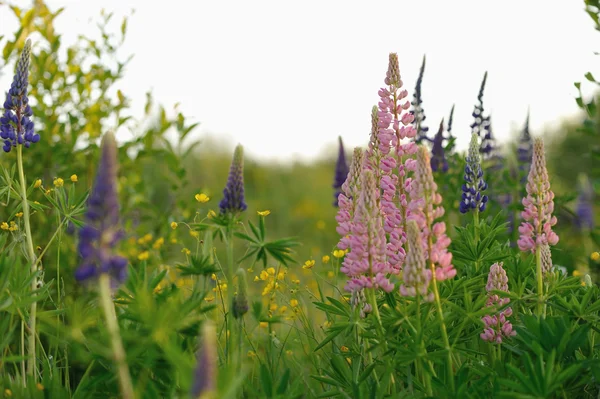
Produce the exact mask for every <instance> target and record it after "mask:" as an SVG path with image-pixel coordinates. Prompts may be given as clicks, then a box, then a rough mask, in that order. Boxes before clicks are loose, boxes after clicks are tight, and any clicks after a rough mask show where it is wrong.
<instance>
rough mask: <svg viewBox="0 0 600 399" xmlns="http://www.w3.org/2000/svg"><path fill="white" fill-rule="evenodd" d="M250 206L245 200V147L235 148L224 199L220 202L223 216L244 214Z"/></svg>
mask: <svg viewBox="0 0 600 399" xmlns="http://www.w3.org/2000/svg"><path fill="white" fill-rule="evenodd" d="M247 207H248V206H247V205H246V201H245V199H244V147H242V146H241V145H240V144H238V145H237V147H235V151H234V153H233V160H232V162H231V168H230V169H229V177H228V178H227V184H226V186H225V189H223V199H222V200H221V202H219V208H220V209H221V214H227V213H231V214H235V213H239V212H243V211H245V210H246V208H247Z"/></svg>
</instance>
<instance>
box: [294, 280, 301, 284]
mask: <svg viewBox="0 0 600 399" xmlns="http://www.w3.org/2000/svg"><path fill="white" fill-rule="evenodd" d="M292 283H294V284H300V280H298V279H296V280H292Z"/></svg>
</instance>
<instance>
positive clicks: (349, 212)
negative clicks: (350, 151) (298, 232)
mask: <svg viewBox="0 0 600 399" xmlns="http://www.w3.org/2000/svg"><path fill="white" fill-rule="evenodd" d="M363 161H364V153H363V150H361V149H360V148H358V147H357V148H355V149H354V155H353V156H352V161H351V163H350V172H348V176H347V178H346V181H345V182H344V184H342V192H341V194H340V195H339V196H338V202H339V210H338V213H337V215H336V217H335V220H336V221H337V222H338V226H337V227H336V231H337V232H338V234H339V235H341V236H342V238H341V240H340V242H339V244H338V248H339V249H348V248H350V238H349V234H350V232H351V231H352V220H353V219H354V212H355V211H356V206H357V204H358V197H359V195H360V175H361V173H362V169H363Z"/></svg>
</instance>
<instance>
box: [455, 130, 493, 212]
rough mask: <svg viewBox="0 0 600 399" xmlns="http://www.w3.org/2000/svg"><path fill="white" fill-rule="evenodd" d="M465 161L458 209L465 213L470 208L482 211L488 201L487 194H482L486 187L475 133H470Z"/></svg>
mask: <svg viewBox="0 0 600 399" xmlns="http://www.w3.org/2000/svg"><path fill="white" fill-rule="evenodd" d="M466 161H467V164H466V165H465V175H464V179H465V183H464V184H463V185H462V191H463V193H462V199H461V201H460V207H459V210H460V212H461V213H467V212H468V211H470V210H472V209H474V210H477V211H479V212H483V211H484V210H485V206H486V204H487V201H488V197H487V195H484V194H483V192H484V191H485V190H486V189H487V183H486V182H485V180H483V170H482V169H481V158H480V156H479V139H478V138H477V134H476V133H472V134H471V144H470V145H469V155H468V156H467V158H466Z"/></svg>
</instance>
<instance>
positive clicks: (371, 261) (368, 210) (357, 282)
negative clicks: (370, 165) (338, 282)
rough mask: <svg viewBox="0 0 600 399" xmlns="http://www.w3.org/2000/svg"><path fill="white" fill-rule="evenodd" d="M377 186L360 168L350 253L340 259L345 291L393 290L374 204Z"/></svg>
mask: <svg viewBox="0 0 600 399" xmlns="http://www.w3.org/2000/svg"><path fill="white" fill-rule="evenodd" d="M376 192H377V187H376V185H375V177H374V175H373V172H372V171H371V170H368V169H364V170H363V172H362V175H361V192H360V198H359V200H358V205H357V208H356V211H355V214H354V220H353V221H352V231H351V234H350V252H349V253H348V254H347V255H346V257H345V258H344V262H343V264H342V267H341V269H340V270H341V271H342V272H343V273H345V274H346V275H347V276H348V277H349V281H348V283H347V284H346V287H345V288H346V290H347V291H349V292H355V291H357V290H362V289H364V288H373V287H374V288H381V289H382V290H384V291H386V292H391V291H392V290H393V289H394V284H392V283H391V282H390V281H389V280H388V278H387V274H388V273H390V272H391V270H390V267H389V266H388V265H387V263H386V238H385V231H384V230H383V223H382V220H381V213H380V212H379V209H378V207H377V198H376Z"/></svg>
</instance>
